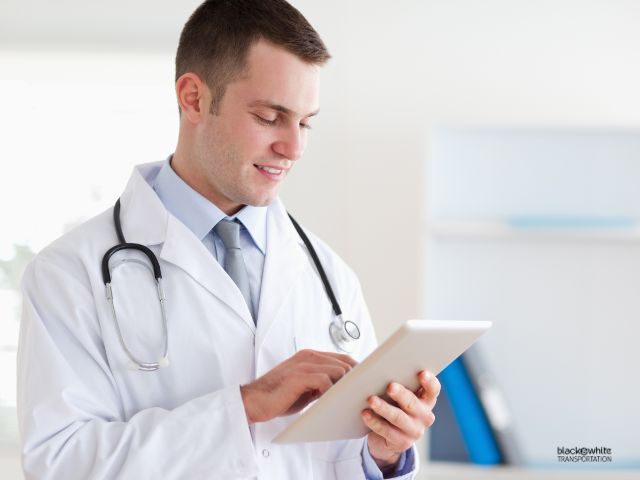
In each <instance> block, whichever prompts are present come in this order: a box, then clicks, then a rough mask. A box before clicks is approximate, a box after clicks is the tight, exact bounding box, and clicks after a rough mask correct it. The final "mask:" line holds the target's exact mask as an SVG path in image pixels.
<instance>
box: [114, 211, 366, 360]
mask: <svg viewBox="0 0 640 480" xmlns="http://www.w3.org/2000/svg"><path fill="white" fill-rule="evenodd" d="M288 215H289V218H290V219H291V223H293V226H294V228H295V229H296V231H297V232H298V235H300V238H301V239H302V241H303V242H304V244H305V246H306V247H307V250H308V251H309V254H310V255H311V259H312V260H313V263H314V265H315V267H316V270H317V271H318V274H319V275H320V279H321V280H322V284H323V285H324V289H325V291H326V292H327V296H328V297H329V301H330V302H331V306H332V308H333V313H334V318H333V320H332V321H331V323H330V324H329V336H330V337H331V341H332V342H333V344H334V345H335V346H336V348H338V350H340V351H342V352H345V353H352V352H353V350H354V348H355V343H356V340H358V339H359V338H360V328H359V327H358V325H357V324H356V323H355V322H353V321H351V320H348V319H346V318H345V315H344V314H343V313H342V309H341V308H340V304H339V303H338V300H337V299H336V296H335V295H334V293H333V289H332V288H331V284H330V283H329V279H328V278H327V274H326V273H325V271H324V268H323V267H322V263H321V262H320V259H319V258H318V254H317V253H316V250H315V248H313V245H312V244H311V241H310V240H309V237H307V234H306V233H304V230H302V228H301V227H300V225H299V224H298V222H296V220H295V219H294V218H293V217H292V216H291V214H288ZM113 223H114V225H115V230H116V234H117V235H118V241H119V243H118V244H117V245H114V246H113V247H111V248H110V249H109V250H107V252H106V253H105V254H104V256H103V257H102V280H103V281H104V285H105V288H106V295H107V301H108V302H109V305H110V306H111V314H112V317H113V323H114V325H115V327H116V332H117V334H118V340H119V342H120V345H121V346H122V349H123V350H124V352H125V354H126V355H127V357H128V358H129V368H130V369H132V370H142V371H145V372H152V371H154V370H158V369H159V368H161V367H166V366H167V365H169V356H168V355H169V333H168V328H167V312H166V309H165V303H166V301H167V300H166V297H165V295H164V290H163V288H162V271H161V270H160V262H159V261H158V258H157V257H156V256H155V254H154V253H153V252H152V251H151V250H150V249H149V248H148V247H145V246H144V245H140V244H139V243H127V241H126V240H125V238H124V234H123V233H122V224H121V223H120V199H118V200H117V201H116V204H115V206H114V207H113ZM123 250H137V251H139V252H142V253H143V254H144V255H145V256H146V257H147V259H148V260H149V262H150V264H151V266H149V265H147V263H145V262H144V261H142V260H139V259H137V258H126V259H122V260H120V262H119V263H118V264H117V265H116V266H119V265H122V264H123V263H126V262H132V263H137V264H140V265H142V266H144V267H145V268H147V269H148V270H149V271H151V272H152V274H153V277H154V278H155V282H156V289H157V291H158V301H159V302H160V310H161V312H162V315H161V317H162V322H161V324H162V334H163V346H162V355H161V356H160V358H159V359H158V360H157V361H155V362H143V361H142V360H140V359H139V358H137V357H136V356H135V355H134V354H133V353H132V352H131V350H129V348H128V347H127V343H126V342H125V341H124V337H123V335H122V330H121V329H120V323H119V322H118V316H117V315H116V309H115V305H114V301H113V290H112V288H111V271H110V269H109V261H110V259H111V257H112V256H113V255H114V254H115V253H117V252H120V251H123Z"/></svg>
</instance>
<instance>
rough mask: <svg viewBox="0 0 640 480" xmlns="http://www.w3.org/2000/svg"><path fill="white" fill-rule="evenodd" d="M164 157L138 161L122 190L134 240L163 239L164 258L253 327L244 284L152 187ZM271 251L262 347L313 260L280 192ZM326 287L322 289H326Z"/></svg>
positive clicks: (269, 227) (273, 209) (127, 228)
mask: <svg viewBox="0 0 640 480" xmlns="http://www.w3.org/2000/svg"><path fill="white" fill-rule="evenodd" d="M162 164H163V162H155V163H150V164H144V165H140V166H138V167H136V168H135V169H134V171H133V174H132V175H131V178H130V180H129V182H128V184H127V187H126V189H125V191H124V193H123V194H122V196H121V197H120V198H121V200H120V201H121V203H122V209H121V218H122V226H123V230H124V234H125V237H126V239H127V241H128V242H134V243H140V244H142V245H147V246H152V245H159V244H162V248H161V251H160V255H159V258H160V259H161V260H164V261H166V262H169V263H172V264H174V265H176V266H177V267H179V268H181V269H182V270H184V271H185V272H186V273H187V274H188V275H190V276H191V277H192V278H193V279H194V280H195V281H196V282H198V283H199V284H200V285H201V286H202V287H204V288H205V289H207V290H208V291H209V292H210V293H211V294H212V295H215V296H216V297H218V298H219V299H220V300H221V301H223V302H224V303H225V304H227V305H228V306H229V307H230V308H231V309H232V310H233V311H234V312H235V313H236V314H237V315H238V316H239V317H240V318H241V319H242V320H243V321H244V323H245V324H246V325H247V327H248V328H250V329H251V330H252V331H255V324H254V322H253V319H252V317H251V313H250V312H249V308H248V307H247V304H246V302H245V300H244V298H243V297H242V294H241V293H240V290H238V288H237V287H236V285H235V284H234V283H233V280H231V278H230V277H229V275H227V273H226V272H225V271H224V269H223V268H222V266H221V265H220V264H219V263H218V262H217V261H216V260H215V258H214V257H213V256H212V255H211V253H210V252H209V251H208V250H207V248H206V247H205V246H204V244H203V243H202V242H201V241H200V239H198V238H197V237H196V236H195V235H194V234H193V232H192V231H191V230H189V228H187V227H186V226H185V225H184V224H183V223H182V222H180V221H179V220H178V219H176V218H175V217H174V216H173V215H169V213H168V211H167V210H166V208H165V207H164V205H163V204H162V202H161V201H160V199H159V198H158V196H157V195H156V193H155V192H154V191H153V189H152V188H151V186H150V185H151V184H152V183H153V181H154V180H155V177H156V176H157V175H158V172H159V171H160V168H161V167H162ZM266 251H267V254H266V256H265V264H264V271H263V275H262V291H261V293H260V305H259V308H258V322H257V324H258V330H257V338H256V348H258V347H259V345H260V344H261V343H262V341H263V340H264V338H265V337H266V335H267V333H268V332H269V330H270V328H271V327H272V325H273V324H274V322H275V321H276V320H277V319H278V318H279V317H278V314H279V312H280V310H281V308H282V306H283V304H284V303H285V301H286V300H287V298H288V295H289V294H290V292H291V290H292V289H293V287H294V286H295V285H296V282H297V281H298V278H299V276H300V274H301V273H302V270H303V267H304V265H305V264H307V263H308V262H309V261H310V260H309V257H308V255H307V254H306V253H305V252H306V250H305V247H304V244H303V242H302V239H301V238H300V237H299V235H298V233H297V232H296V231H295V228H294V227H293V224H292V223H291V220H290V219H289V217H288V215H287V212H286V210H285V208H284V205H283V204H282V202H281V201H280V199H279V198H277V199H276V200H275V201H274V202H273V203H272V204H271V205H269V207H267V215H266ZM321 293H322V292H321Z"/></svg>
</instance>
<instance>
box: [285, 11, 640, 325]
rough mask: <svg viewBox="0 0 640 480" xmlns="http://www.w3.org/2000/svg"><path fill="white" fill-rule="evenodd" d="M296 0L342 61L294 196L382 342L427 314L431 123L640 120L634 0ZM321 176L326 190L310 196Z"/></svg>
mask: <svg viewBox="0 0 640 480" xmlns="http://www.w3.org/2000/svg"><path fill="white" fill-rule="evenodd" d="M294 4H295V5H296V6H298V7H299V8H300V9H301V10H302V11H303V12H304V13H305V14H306V15H307V16H308V18H309V19H310V20H311V21H312V23H313V24H314V25H315V26H316V27H317V29H318V30H319V31H320V33H321V34H322V35H323V36H324V37H325V40H326V43H327V44H328V45H329V47H330V48H331V50H332V52H333V54H334V59H333V60H332V63H331V65H330V66H329V67H328V68H327V71H326V74H325V78H324V91H323V105H322V108H323V112H322V118H321V121H320V122H319V123H321V124H322V125H321V127H319V128H318V129H317V131H316V132H315V133H314V136H315V137H316V138H315V139H313V140H316V141H315V143H312V144H311V145H310V147H309V149H308V153H307V156H306V157H305V159H304V160H303V162H304V166H303V165H300V166H299V167H300V168H299V169H298V171H297V172H296V173H295V176H294V178H292V180H294V179H295V180H294V181H290V182H289V184H288V185H286V186H285V190H284V196H285V199H286V200H287V201H288V204H289V206H290V208H292V209H293V210H294V211H296V212H299V213H298V215H299V216H300V217H301V218H302V219H303V220H304V222H305V223H306V224H307V225H309V226H310V227H311V228H313V229H315V230H316V231H318V232H319V233H320V234H322V235H323V236H324V237H325V238H326V239H327V240H328V241H329V242H330V243H331V244H332V245H334V246H335V247H336V248H337V249H338V251H339V252H341V253H342V254H343V255H344V256H345V257H346V258H347V259H348V261H349V262H350V263H351V264H352V265H353V267H354V268H355V269H356V271H357V272H358V273H359V274H360V276H361V279H362V282H363V286H364V289H365V293H366V294H367V297H368V299H369V305H370V309H371V312H372V314H373V317H374V319H375V320H376V322H377V325H378V331H379V336H381V337H385V336H386V335H387V334H388V333H390V332H391V330H392V328H393V326H394V325H395V324H396V323H398V322H400V321H402V320H404V319H406V318H408V317H414V316H417V315H419V313H420V311H421V306H420V305H421V300H420V288H421V287H420V284H421V282H422V280H421V275H420V272H419V264H420V262H417V261H415V258H416V257H417V256H420V255H421V252H420V249H419V242H418V239H419V237H420V234H421V228H422V225H421V221H422V218H423V217H422V211H423V209H424V206H421V205H420V202H421V199H422V198H424V197H423V196H422V192H421V189H422V188H423V185H424V183H423V181H422V178H421V177H422V174H423V167H424V161H425V146H426V141H427V132H428V129H429V128H430V127H432V126H437V125H456V124H462V125H498V126H514V125H526V126H616V127H637V126H640V91H639V89H638V88H637V85H639V84H640V58H639V57H640V50H638V48H637V46H638V45H640V29H638V28H637V26H638V24H639V20H640V3H638V2H634V1H628V0H627V1H625V0H586V1H585V0H543V1H523V0H515V1H514V0H487V1H483V2H478V1H473V0H430V1H424V0H403V1H401V2H394V3H392V4H390V3H389V2H386V1H379V0H376V1H350V2H343V1H335V0H334V1H324V2H313V1H311V0H306V1H303V0H298V1H295V2H294ZM313 140H312V141H313ZM317 178H321V179H323V180H325V182H324V183H323V185H324V186H325V187H326V190H324V191H323V192H320V193H316V194H315V195H311V194H309V192H310V191H314V192H317V191H318V188H317V185H318V183H317V182H315V180H316V179H317ZM311 187H313V188H311ZM318 198H323V202H322V203H321V202H318ZM336 212H338V213H341V215H340V216H339V217H338V218H337V219H336V218H335V213H336ZM327 213H333V214H334V215H327ZM396 232H399V233H396ZM427 301H428V299H427Z"/></svg>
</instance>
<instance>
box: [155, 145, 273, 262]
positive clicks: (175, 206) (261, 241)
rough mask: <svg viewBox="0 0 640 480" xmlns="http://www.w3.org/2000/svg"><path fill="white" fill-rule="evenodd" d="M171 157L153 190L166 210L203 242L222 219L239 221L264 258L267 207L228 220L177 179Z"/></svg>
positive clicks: (244, 209) (245, 210)
mask: <svg viewBox="0 0 640 480" xmlns="http://www.w3.org/2000/svg"><path fill="white" fill-rule="evenodd" d="M171 158H172V156H170V157H169V158H168V159H167V160H166V161H165V163H164V164H163V165H162V168H161V169H160V172H159V173H158V176H157V177H156V179H155V182H154V183H153V189H154V190H155V192H156V193H157V194H158V197H160V200H161V201H162V203H163V204H164V206H165V207H166V209H167V210H168V211H169V212H170V213H171V214H172V215H173V216H174V217H176V218H177V219H178V220H180V221H181V222H182V223H184V224H185V225H186V226H187V228H189V230H191V231H192V232H193V233H194V234H195V235H196V236H197V237H198V238H199V239H200V240H203V239H204V237H206V236H207V234H208V233H209V232H210V231H211V229H212V228H213V227H215V226H216V225H217V224H218V222H219V221H220V220H222V219H223V218H230V219H231V220H233V219H236V218H237V219H238V220H239V221H240V222H241V223H242V225H243V226H244V228H246V230H247V232H248V233H249V235H250V236H251V239H252V240H253V242H254V243H255V244H256V246H257V247H258V248H259V249H260V251H261V252H262V254H263V255H264V254H265V251H266V244H267V207H254V206H251V205H245V206H244V207H242V209H241V210H240V211H239V212H238V213H236V214H235V215H233V216H231V217H228V216H227V215H226V214H225V213H224V212H223V211H222V210H220V209H219V208H218V207H217V206H216V205H215V204H214V203H212V202H210V201H209V200H207V199H206V198H205V197H203V196H202V195H200V194H199V193H198V192H196V191H195V190H194V189H193V188H191V187H190V186H189V185H188V184H187V183H186V182H185V181H184V180H182V178H180V177H179V176H178V174H177V173H176V172H175V171H174V170H173V168H171Z"/></svg>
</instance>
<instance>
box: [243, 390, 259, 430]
mask: <svg viewBox="0 0 640 480" xmlns="http://www.w3.org/2000/svg"><path fill="white" fill-rule="evenodd" d="M240 396H241V397H242V403H243V405H244V413H245V414H246V416H247V422H248V423H249V424H253V423H257V421H256V419H255V415H254V412H253V408H252V405H253V402H252V401H251V385H240Z"/></svg>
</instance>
